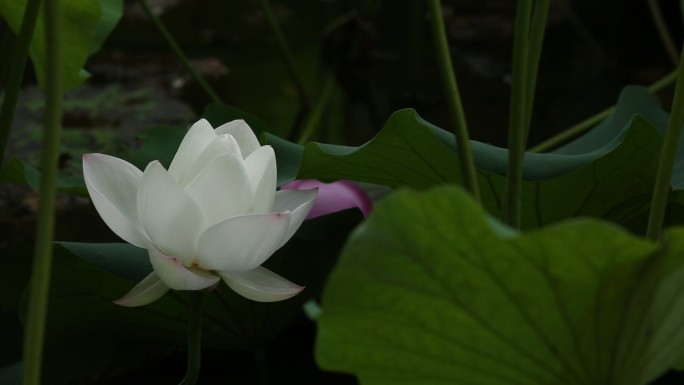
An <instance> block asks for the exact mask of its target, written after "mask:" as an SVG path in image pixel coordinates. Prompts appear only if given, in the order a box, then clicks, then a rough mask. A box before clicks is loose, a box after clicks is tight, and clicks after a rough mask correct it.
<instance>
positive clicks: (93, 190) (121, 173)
mask: <svg viewBox="0 0 684 385" xmlns="http://www.w3.org/2000/svg"><path fill="white" fill-rule="evenodd" d="M142 174H143V173H142V171H140V170H138V168H137V167H135V166H133V165H132V164H130V163H128V162H126V161H125V160H121V159H119V158H115V157H113V156H109V155H104V154H86V155H84V156H83V177H84V179H85V183H86V187H87V188H88V193H89V194H90V198H91V199H92V201H93V204H94V205H95V209H97V212H98V213H99V214H100V216H101V217H102V220H104V222H105V223H106V224H107V226H109V228H110V229H112V231H113V232H114V233H115V234H116V235H118V236H119V237H121V238H122V239H123V240H124V241H126V242H128V243H130V244H132V245H135V246H138V247H142V248H145V247H147V243H148V242H149V239H148V238H147V235H145V232H144V231H143V229H142V226H141V225H140V221H139V219H138V209H137V204H136V196H137V192H138V183H139V182H140V179H141V178H142Z"/></svg>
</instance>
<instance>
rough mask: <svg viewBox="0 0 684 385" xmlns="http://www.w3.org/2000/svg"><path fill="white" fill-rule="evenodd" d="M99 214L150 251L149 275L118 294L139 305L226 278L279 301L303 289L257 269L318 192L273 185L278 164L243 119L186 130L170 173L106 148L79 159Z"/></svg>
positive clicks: (248, 293)
mask: <svg viewBox="0 0 684 385" xmlns="http://www.w3.org/2000/svg"><path fill="white" fill-rule="evenodd" d="M83 174H84V176H85V182H86V186H87V187H88V193H90V197H91V198H92V200H93V203H94V204H95V208H96V209H97V211H98V213H99V214H100V216H101V217H102V219H103V220H104V221H105V223H106V224H107V225H108V226H109V228H110V229H112V231H114V233H116V234H117V235H118V236H120V237H121V238H122V239H123V240H125V241H126V242H129V243H131V244H133V245H135V246H138V247H142V248H145V249H147V250H148V251H149V257H150V262H151V263H152V266H153V267H154V271H153V272H152V273H151V274H150V275H148V276H147V277H146V278H145V279H143V280H142V281H141V282H140V283H139V284H138V285H137V286H135V287H134V288H133V289H132V290H131V291H130V292H129V293H128V294H126V295H125V296H124V297H123V298H121V299H119V300H117V301H115V302H116V303H118V304H119V305H123V306H141V305H145V304H148V303H150V302H152V301H155V300H157V299H158V298H160V297H161V296H162V295H164V293H166V292H167V291H168V290H169V289H174V290H201V289H205V288H208V287H210V286H212V285H214V284H216V283H217V282H218V281H219V280H220V279H223V280H224V281H225V282H226V283H227V284H228V286H229V287H230V288H231V289H233V290H234V291H236V292H237V293H238V294H240V295H242V296H244V297H246V298H249V299H252V300H255V301H262V302H271V301H280V300H284V299H287V298H290V297H292V296H294V295H296V294H297V293H299V292H300V291H301V290H302V289H303V288H302V287H300V286H298V285H296V284H294V283H292V282H290V281H288V280H286V279H284V278H282V277H280V276H279V275H277V274H275V273H273V272H271V271H269V270H267V269H265V268H263V267H261V266H260V265H261V264H262V263H263V262H264V261H266V260H267V259H268V258H269V257H270V256H271V255H272V254H273V253H274V252H275V251H276V250H278V249H279V248H280V247H281V246H282V245H283V244H285V242H287V241H288V240H289V239H290V237H291V236H292V235H293V234H294V233H295V231H296V230H297V228H299V226H300V225H301V224H302V222H303V221H304V219H305V218H306V216H307V214H308V213H309V210H311V207H312V206H313V203H314V200H315V199H316V194H317V190H315V189H314V190H282V191H276V161H275V154H274V152H273V149H272V148H271V147H270V146H260V145H259V141H258V140H257V138H256V137H255V136H254V133H253V132H252V130H251V129H250V128H249V126H248V125H247V124H246V123H245V122H244V121H242V120H236V121H232V122H229V123H226V124H224V125H222V126H220V127H218V128H216V129H215V130H214V129H213V128H212V126H211V125H210V124H209V122H207V121H206V120H204V119H203V120H200V121H199V122H197V123H195V124H194V125H193V126H192V127H191V128H190V130H189V131H188V133H187V134H186V135H185V138H184V139H183V142H182V143H181V145H180V147H179V148H178V152H177V153H176V155H175V157H174V159H173V161H172V162H171V166H170V167H169V169H168V171H167V170H166V169H164V167H163V166H162V165H161V164H160V163H159V162H158V161H154V162H151V163H150V164H148V165H147V168H145V172H142V171H140V170H139V169H138V168H136V167H135V166H133V165H132V164H130V163H128V162H126V161H124V160H121V159H118V158H115V157H112V156H108V155H103V154H87V155H84V156H83Z"/></svg>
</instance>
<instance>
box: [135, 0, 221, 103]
mask: <svg viewBox="0 0 684 385" xmlns="http://www.w3.org/2000/svg"><path fill="white" fill-rule="evenodd" d="M139 2H140V5H141V6H142V8H143V10H144V11H145V13H146V14H147V16H148V17H149V18H150V20H151V21H152V23H153V24H154V26H155V27H157V30H159V33H161V34H162V36H163V37H164V40H166V44H168V45H169V47H170V48H171V50H172V51H173V53H174V54H175V55H176V56H177V57H178V59H179V60H180V61H181V63H182V64H183V66H184V67H185V69H186V70H188V72H190V75H192V77H193V78H194V79H195V81H196V82H197V84H198V85H199V86H200V88H202V90H203V91H204V92H205V93H206V94H207V96H209V98H210V99H211V101H212V102H214V103H216V104H223V100H221V98H220V97H219V96H218V94H217V93H216V92H215V91H214V89H213V88H212V87H211V86H210V85H209V83H207V81H206V80H205V79H204V76H202V74H200V73H199V71H197V69H196V68H195V66H193V65H192V63H190V59H188V57H187V56H186V55H185V53H184V52H183V50H182V49H181V47H180V46H179V45H178V43H177V42H176V39H174V38H173V35H171V32H170V31H169V30H168V28H166V26H165V25H164V23H163V22H162V21H161V19H160V18H159V17H157V15H156V14H155V13H154V12H153V11H152V9H151V8H150V6H149V5H148V4H147V1H145V0H139Z"/></svg>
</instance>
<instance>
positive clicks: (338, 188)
mask: <svg viewBox="0 0 684 385" xmlns="http://www.w3.org/2000/svg"><path fill="white" fill-rule="evenodd" d="M315 187H317V188H318V199H316V203H315V204H314V207H313V209H311V211H310V212H309V216H308V217H307V219H312V218H317V217H320V216H323V215H327V214H331V213H335V212H338V211H342V210H346V209H350V208H353V207H357V208H358V209H359V210H361V212H362V213H363V216H364V217H367V216H368V215H369V214H370V211H371V209H372V207H373V202H372V201H371V200H370V198H369V197H368V194H366V192H365V191H363V190H362V189H361V188H360V187H359V186H358V185H357V184H356V183H353V182H351V181H348V180H340V181H337V182H332V183H323V182H319V181H317V180H314V179H304V180H295V181H292V182H290V183H288V184H286V185H284V186H282V187H281V189H283V190H288V189H289V190H291V189H296V190H304V189H311V188H315Z"/></svg>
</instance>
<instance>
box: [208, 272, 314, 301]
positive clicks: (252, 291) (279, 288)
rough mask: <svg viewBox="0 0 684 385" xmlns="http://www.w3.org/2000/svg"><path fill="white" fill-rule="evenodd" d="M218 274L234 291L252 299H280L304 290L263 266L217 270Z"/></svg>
mask: <svg viewBox="0 0 684 385" xmlns="http://www.w3.org/2000/svg"><path fill="white" fill-rule="evenodd" d="M218 274H219V275H220V276H221V278H223V280H224V281H225V282H226V283H227V284H228V286H229V287H230V288H231V289H233V290H234V291H235V292H236V293H238V294H240V295H241V296H243V297H245V298H248V299H251V300H252V301H258V302H275V301H282V300H285V299H288V298H291V297H294V296H295V295H297V294H299V292H301V291H302V290H304V288H303V287H301V286H299V285H296V284H294V283H292V282H290V281H288V280H286V279H285V278H283V277H281V276H279V275H278V274H276V273H274V272H272V271H270V270H268V269H265V268H263V267H257V268H256V269H254V270H250V271H241V272H218Z"/></svg>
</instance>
